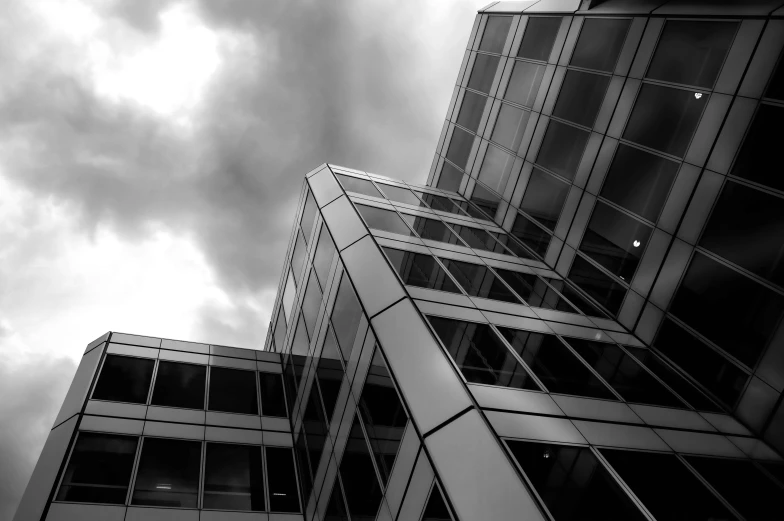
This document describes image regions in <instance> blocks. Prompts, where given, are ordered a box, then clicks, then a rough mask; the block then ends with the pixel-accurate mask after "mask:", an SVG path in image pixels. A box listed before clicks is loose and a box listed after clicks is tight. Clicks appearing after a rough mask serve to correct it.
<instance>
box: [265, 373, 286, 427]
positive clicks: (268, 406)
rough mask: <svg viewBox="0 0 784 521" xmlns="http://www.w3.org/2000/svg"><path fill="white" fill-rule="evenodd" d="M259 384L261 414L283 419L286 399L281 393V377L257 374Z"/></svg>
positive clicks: (272, 374) (271, 374) (270, 374)
mask: <svg viewBox="0 0 784 521" xmlns="http://www.w3.org/2000/svg"><path fill="white" fill-rule="evenodd" d="M259 383H260V384H261V414H262V415H264V416H278V417H281V418H285V417H286V416H287V415H286V397H285V393H284V392H283V377H282V376H281V375H279V374H274V373H259Z"/></svg>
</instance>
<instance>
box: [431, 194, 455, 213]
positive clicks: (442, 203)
mask: <svg viewBox="0 0 784 521" xmlns="http://www.w3.org/2000/svg"><path fill="white" fill-rule="evenodd" d="M422 200H423V201H425V202H426V203H427V204H428V205H429V206H430V208H432V209H433V210H438V211H439V212H447V213H454V214H457V215H465V212H463V211H462V210H461V209H460V207H459V206H457V204H456V203H455V202H454V201H453V200H452V199H450V198H449V197H444V196H441V195H435V194H422Z"/></svg>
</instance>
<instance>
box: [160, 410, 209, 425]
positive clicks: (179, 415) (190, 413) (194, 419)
mask: <svg viewBox="0 0 784 521" xmlns="http://www.w3.org/2000/svg"><path fill="white" fill-rule="evenodd" d="M205 415H206V413H205V411H199V410H196V409H179V408H176V407H156V406H153V405H151V406H149V407H147V419H148V420H157V421H169V422H178V423H196V424H199V425H202V424H204V420H205Z"/></svg>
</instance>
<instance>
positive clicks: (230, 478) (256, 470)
mask: <svg viewBox="0 0 784 521" xmlns="http://www.w3.org/2000/svg"><path fill="white" fill-rule="evenodd" d="M202 507H203V508H214V509H219V510H254V511H263V510H265V501H264V470H263V467H262V465H261V447H255V446H251V445H235V444H231V445H229V444H224V443H208V444H207V452H206V459H205V463H204V498H203V505H202Z"/></svg>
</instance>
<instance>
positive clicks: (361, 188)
mask: <svg viewBox="0 0 784 521" xmlns="http://www.w3.org/2000/svg"><path fill="white" fill-rule="evenodd" d="M335 176H336V177H337V178H338V180H339V181H340V184H342V185H343V188H345V189H346V191H347V192H355V193H358V194H364V195H369V196H371V197H378V198H379V199H383V198H384V196H383V195H381V193H380V192H379V191H378V189H377V188H376V187H375V186H374V185H373V183H372V182H370V181H369V180H367V179H360V178H358V177H351V176H348V175H343V174H335Z"/></svg>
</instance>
